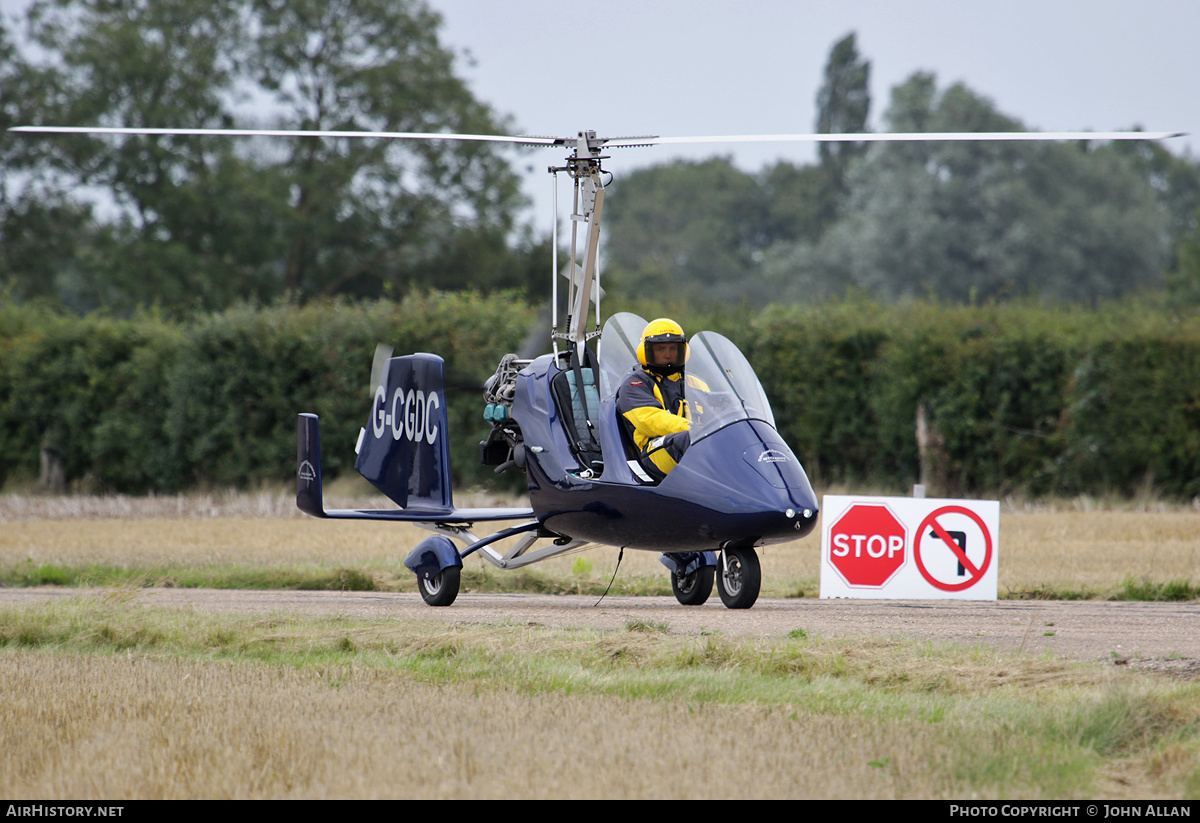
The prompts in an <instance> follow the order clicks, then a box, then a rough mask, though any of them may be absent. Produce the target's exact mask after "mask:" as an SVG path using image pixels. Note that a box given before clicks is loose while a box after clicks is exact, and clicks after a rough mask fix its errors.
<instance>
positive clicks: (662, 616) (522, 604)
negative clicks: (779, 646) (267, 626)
mask: <svg viewBox="0 0 1200 823" xmlns="http://www.w3.org/2000/svg"><path fill="white" fill-rule="evenodd" d="M111 594H112V592H111V590H101V589H91V590H87V589H84V590H81V589H70V588H55V587H41V588H29V589H17V588H4V589H0V606H18V605H21V604H30V603H35V602H44V601H46V600H58V599H62V598H72V597H104V596H110V595H111ZM135 597H136V602H139V603H144V604H146V605H155V606H165V607H172V608H195V609H201V610H205V611H215V612H242V613H257V614H267V613H276V612H289V611H295V612H300V613H303V614H308V615H346V616H352V617H361V618H367V619H372V620H387V619H391V618H410V619H422V620H441V621H445V622H447V623H471V624H495V625H501V624H503V625H514V624H516V625H542V626H552V627H590V628H597V629H620V628H624V627H625V626H626V625H627V624H628V623H629V622H631V621H635V620H641V621H646V622H650V623H654V624H658V625H665V626H667V627H668V628H669V629H670V631H672V632H678V633H683V634H700V633H702V632H720V633H721V634H724V635H728V636H735V637H742V636H744V637H775V638H782V637H786V636H787V635H788V633H789V632H792V631H795V630H797V629H800V630H803V631H804V632H806V633H807V634H808V635H810V636H816V637H822V638H845V637H861V636H870V637H897V638H907V639H911V640H934V641H949V642H956V643H964V644H971V645H983V646H987V647H990V648H995V649H998V650H1004V651H1021V652H1028V653H1033V654H1041V653H1047V652H1048V653H1050V654H1052V655H1055V656H1057V657H1062V658H1067V659H1072V660H1086V661H1100V662H1106V663H1114V664H1117V665H1129V666H1133V667H1138V668H1142V667H1144V668H1149V669H1154V670H1158V671H1167V672H1171V673H1173V674H1176V675H1178V676H1181V677H1195V676H1197V675H1200V603H1137V602H1134V603H1129V602H1105V601H1092V600H1088V601H997V602H970V601H939V602H932V601H923V602H914V601H894V600H816V599H809V598H805V599H776V598H763V599H760V600H759V601H758V603H757V604H755V606H754V608H753V609H750V610H748V611H731V610H729V609H726V608H724V607H723V606H722V605H721V602H720V600H719V599H718V598H717V597H716V595H715V593H714V595H713V597H712V599H710V600H709V602H708V603H707V604H705V605H703V606H699V607H684V606H680V605H679V604H677V603H676V602H675V600H674V598H670V597H607V598H604V600H603V601H602V602H600V603H599V605H597V600H598V598H596V597H581V596H566V595H563V596H558V595H538V594H470V593H464V594H461V595H459V598H458V600H457V602H455V604H454V605H452V606H450V607H448V608H440V609H435V608H430V607H429V606H426V605H425V604H424V603H423V602H422V601H421V598H420V596H419V595H416V594H395V593H385V592H316V591H313V592H310V591H238V590H227V589H153V588H151V589H139V590H137V592H136V595H135Z"/></svg>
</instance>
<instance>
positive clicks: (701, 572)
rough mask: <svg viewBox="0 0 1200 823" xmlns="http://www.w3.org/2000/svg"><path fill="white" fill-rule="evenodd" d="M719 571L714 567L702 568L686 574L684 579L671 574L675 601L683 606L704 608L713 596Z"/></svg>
mask: <svg viewBox="0 0 1200 823" xmlns="http://www.w3.org/2000/svg"><path fill="white" fill-rule="evenodd" d="M716 575H717V571H716V569H714V568H713V567H712V566H701V567H700V568H698V569H696V570H695V571H694V572H692V573H691V574H685V575H684V576H683V578H682V579H680V577H679V575H678V574H676V573H675V572H671V591H673V592H675V599H676V600H678V601H679V603H680V605H683V606H702V605H704V603H705V601H707V600H708V598H709V596H710V595H711V594H712V588H713V578H714V577H716Z"/></svg>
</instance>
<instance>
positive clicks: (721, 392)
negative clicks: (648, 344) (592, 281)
mask: <svg viewBox="0 0 1200 823" xmlns="http://www.w3.org/2000/svg"><path fill="white" fill-rule="evenodd" d="M645 327H646V321H645V320H643V319H642V318H641V317H639V316H637V315H636V314H632V313H630V312H621V313H619V314H614V315H613V316H612V317H610V318H609V320H608V322H607V323H605V324H604V332H603V334H601V335H600V348H599V354H600V380H601V383H600V389H601V395H602V397H604V398H608V397H611V396H612V395H613V394H614V393H615V392H616V390H617V387H618V386H620V385H621V378H622V377H624V376H625V375H626V373H628V372H629V370H630V369H632V368H633V367H634V366H636V365H638V361H637V354H636V348H637V344H638V341H640V340H641V338H642V329H644V328H645ZM688 349H689V351H690V356H689V357H688V362H687V367H686V374H687V375H688V376H689V377H692V378H696V379H697V380H699V381H701V382H703V384H704V386H703V387H699V386H697V385H696V382H695V381H694V380H689V381H688V386H687V388H686V389H685V393H686V395H687V398H688V403H689V405H691V407H692V408H693V409H694V410H697V411H698V413H697V414H696V417H695V420H693V426H692V439H693V440H697V439H700V438H702V437H704V436H705V435H706V434H709V433H711V432H713V431H716V430H717V429H718V428H722V427H724V426H726V425H728V424H729V423H732V422H734V421H735V420H748V419H754V420H764V421H766V422H767V423H770V424H771V427H772V428H774V427H775V416H774V415H773V414H772V413H771V404H770V403H769V402H767V395H766V393H765V392H764V391H763V388H762V384H761V383H759V382H758V377H757V376H755V374H754V369H752V368H751V367H750V363H749V361H747V360H746V356H745V355H743V354H742V353H741V352H740V351H739V350H738V347H737V346H735V345H733V343H732V342H730V340H729V339H728V338H727V337H724V336H723V335H720V334H717V333H716V332H712V331H702V332H700V333H698V334H696V335H693V336H692V337H689V338H688Z"/></svg>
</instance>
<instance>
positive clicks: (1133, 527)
mask: <svg viewBox="0 0 1200 823" xmlns="http://www.w3.org/2000/svg"><path fill="white" fill-rule="evenodd" d="M497 502H500V501H496V500H494V499H490V498H482V499H479V500H472V501H463V503H464V505H467V504H470V505H495V504H496V503H497ZM330 505H332V506H336V505H340V506H373V505H383V504H380V503H379V502H378V501H377V500H363V499H360V498H347V499H343V500H341V501H336V500H335V501H334V502H333V503H332V504H330ZM428 534H429V533H428V532H426V531H424V530H422V529H419V528H417V527H415V526H410V525H404V524H390V523H379V522H331V521H320V520H315V519H313V518H309V517H306V516H304V515H302V514H300V513H299V512H298V511H297V510H296V508H295V504H294V501H293V499H292V497H291V496H290V495H288V494H286V493H273V494H272V493H260V494H256V495H254V494H241V495H237V494H234V495H216V496H214V495H198V496H191V497H171V498H136V499H135V498H121V497H114V498H73V497H72V498H41V497H28V496H24V497H23V496H18V495H6V496H2V497H0V565H4V566H12V565H15V564H18V563H24V562H29V563H31V564H33V565H35V566H36V565H41V564H47V563H48V564H57V565H62V566H72V567H78V566H91V565H100V566H112V567H118V568H131V567H132V568H147V569H151V570H152V569H154V568H157V567H170V566H209V567H212V566H224V565H233V564H237V565H244V566H262V567H280V566H296V565H305V566H312V567H316V568H327V569H338V568H361V569H365V570H366V571H368V572H370V573H373V574H375V575H376V576H377V577H378V578H379V579H380V581H381V584H382V585H384V586H386V587H387V588H396V587H400V588H405V587H407V585H408V583H409V582H410V581H409V580H408V577H407V575H408V572H407V571H406V570H405V569H403V567H402V565H401V562H400V561H401V560H403V558H404V556H405V555H406V554H407V553H408V552H409V551H410V550H411V549H412V548H413V547H414V546H415V545H416V544H417V543H419V542H420V541H421V540H423V539H424V538H425V537H427V536H428ZM819 534H820V530H819V527H818V530H817V531H816V532H814V534H813V536H811V537H809V538H807V539H805V540H801V541H798V542H795V543H788V544H783V545H780V546H770V547H767V548H766V549H765V550H762V551H761V553H760V554H761V558H762V565H763V578H764V581H763V594H764V596H776V597H778V596H796V595H798V594H801V593H803V594H804V595H807V596H815V595H816V593H817V582H818V577H819V573H820V538H819ZM505 545H506V544H505V543H502V544H501V547H502V548H503V547H504V546H505ZM617 555H618V552H617V550H616V549H613V548H608V547H594V548H590V549H588V550H585V551H584V552H582V553H580V554H578V555H568V556H565V557H560V558H555V559H552V560H549V561H546V562H544V563H541V564H538V565H537V566H535V567H533V569H534V570H535V573H541V574H543V575H547V576H550V577H553V578H557V579H563V580H570V579H572V578H580V577H581V578H584V579H586V580H588V581H592V582H607V581H608V580H609V578H611V577H612V574H613V571H614V569H615V568H616V564H617ZM999 558H1000V592H1001V595H1002V596H1004V595H1005V594H1009V593H1013V594H1020V593H1028V592H1037V591H1046V590H1049V591H1050V592H1052V593H1053V592H1058V593H1062V592H1073V593H1083V594H1093V595H1094V594H1103V593H1105V592H1107V591H1111V590H1114V589H1116V588H1118V587H1120V586H1121V584H1122V582H1123V581H1125V580H1127V579H1133V580H1142V579H1149V580H1153V581H1159V582H1167V581H1171V580H1189V579H1192V578H1193V577H1197V575H1198V572H1200V511H1197V510H1196V509H1194V508H1192V507H1186V508H1167V507H1164V506H1154V507H1151V506H1142V507H1140V508H1125V509H1121V510H1116V509H1112V508H1108V509H1104V508H1099V507H1097V506H1095V505H1093V504H1088V503H1084V502H1079V501H1075V502H1072V503H1066V504H1063V505H1061V506H1058V507H1056V508H1048V507H1040V508H1037V507H1016V506H1013V505H1009V506H1006V507H1005V509H1004V510H1003V511H1002V513H1001V516H1000V545H999ZM467 569H468V570H470V569H477V570H487V572H488V573H489V574H492V575H494V576H496V577H498V578H503V577H504V576H506V575H512V574H513V573H512V572H504V571H499V570H495V569H494V568H493V567H491V566H489V565H487V564H486V563H484V561H483V560H482V559H479V558H469V559H468V561H467ZM630 578H633V579H634V580H638V579H645V580H647V581H651V582H653V583H654V584H656V585H663V586H665V585H667V577H666V572H665V570H664V569H663V567H662V565H661V564H660V563H659V562H658V556H657V555H656V554H654V553H652V552H635V551H629V552H626V553H625V556H624V558H623V559H622V561H621V567H620V574H619V578H618V579H619V580H623V581H624V580H629V579H630ZM1197 582H1198V583H1200V580H1198V581H1197Z"/></svg>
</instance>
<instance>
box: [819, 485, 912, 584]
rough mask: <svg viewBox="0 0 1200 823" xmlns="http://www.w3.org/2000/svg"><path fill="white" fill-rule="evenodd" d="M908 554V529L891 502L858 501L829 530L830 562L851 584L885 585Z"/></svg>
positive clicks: (847, 582)
mask: <svg viewBox="0 0 1200 823" xmlns="http://www.w3.org/2000/svg"><path fill="white" fill-rule="evenodd" d="M907 558H908V533H907V531H905V528H904V524H903V523H901V522H900V520H899V518H897V517H896V516H895V515H894V514H892V512H891V511H890V510H889V509H888V507H887V506H883V505H878V504H875V505H872V504H868V503H855V504H854V505H852V506H851V507H850V508H848V509H847V510H846V511H845V513H844V514H843V515H842V516H841V517H839V518H838V519H837V522H835V523H834V524H833V527H832V528H830V530H829V562H830V563H831V564H832V565H833V567H834V568H835V569H837V572H838V574H839V575H841V577H842V579H843V580H845V581H846V585H848V586H872V587H880V586H883V585H884V584H885V583H887V582H888V581H889V580H891V579H892V577H893V576H894V575H895V574H896V572H898V571H900V569H901V568H902V567H903V566H904V563H905V561H906V560H907Z"/></svg>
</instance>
